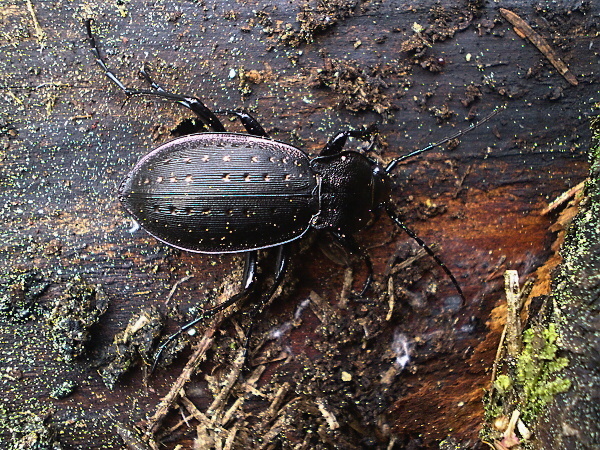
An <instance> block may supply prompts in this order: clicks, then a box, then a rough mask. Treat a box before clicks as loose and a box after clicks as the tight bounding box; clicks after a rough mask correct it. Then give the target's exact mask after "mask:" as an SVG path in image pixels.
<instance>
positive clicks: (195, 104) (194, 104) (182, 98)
mask: <svg viewBox="0 0 600 450" xmlns="http://www.w3.org/2000/svg"><path fill="white" fill-rule="evenodd" d="M85 27H86V31H87V40H88V43H89V44H90V47H91V49H92V54H93V55H94V57H95V59H96V64H98V66H100V68H101V69H102V70H103V71H104V74H105V75H106V76H107V77H108V78H109V79H110V80H111V81H112V82H113V83H114V84H115V85H117V86H118V87H119V89H121V90H122V91H123V92H124V93H125V94H126V95H128V96H129V95H148V96H154V97H160V98H164V99H167V100H171V101H174V102H176V103H179V104H180V105H182V106H185V107H186V108H188V109H190V110H192V111H193V112H194V113H195V114H196V115H198V117H200V119H202V121H203V122H204V123H205V124H206V125H208V126H209V127H210V128H211V129H212V130H213V131H225V127H224V126H223V124H222V123H221V121H220V120H219V118H218V117H217V116H215V114H214V113H213V112H212V111H211V110H210V109H208V108H207V107H206V105H204V103H202V101H201V100H200V99H198V98H196V97H191V96H186V95H179V94H173V93H171V92H167V91H166V90H165V89H163V88H162V87H161V86H160V85H158V84H157V83H155V82H154V81H153V80H152V79H151V78H150V76H149V75H148V73H147V72H146V71H145V70H144V69H142V70H141V71H140V73H141V74H142V76H143V77H144V78H145V79H146V81H148V82H149V83H150V85H151V86H152V88H153V89H154V90H149V89H132V88H129V87H127V86H125V84H124V83H123V82H122V81H121V80H120V79H119V78H118V77H117V75H116V74H115V73H114V72H113V71H112V70H110V69H109V68H108V65H107V64H106V62H105V61H104V59H103V58H102V55H101V53H100V50H99V47H98V43H97V42H96V38H95V37H94V33H92V19H87V20H86V21H85Z"/></svg>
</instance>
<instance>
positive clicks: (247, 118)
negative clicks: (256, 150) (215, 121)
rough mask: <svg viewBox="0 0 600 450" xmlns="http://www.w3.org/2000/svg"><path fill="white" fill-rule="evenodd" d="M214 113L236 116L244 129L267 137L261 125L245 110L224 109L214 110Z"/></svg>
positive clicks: (252, 133) (255, 134)
mask: <svg viewBox="0 0 600 450" xmlns="http://www.w3.org/2000/svg"><path fill="white" fill-rule="evenodd" d="M216 113H217V114H230V115H234V116H236V117H237V118H238V119H240V122H241V123H242V125H243V126H244V128H245V129H246V131H247V132H248V133H249V134H251V135H253V136H260V137H269V135H268V134H267V132H266V131H265V129H264V128H263V127H262V125H261V124H260V123H258V120H256V119H255V118H254V117H252V116H251V115H250V114H249V113H248V112H246V111H243V110H237V111H236V110H229V109H226V110H223V111H216Z"/></svg>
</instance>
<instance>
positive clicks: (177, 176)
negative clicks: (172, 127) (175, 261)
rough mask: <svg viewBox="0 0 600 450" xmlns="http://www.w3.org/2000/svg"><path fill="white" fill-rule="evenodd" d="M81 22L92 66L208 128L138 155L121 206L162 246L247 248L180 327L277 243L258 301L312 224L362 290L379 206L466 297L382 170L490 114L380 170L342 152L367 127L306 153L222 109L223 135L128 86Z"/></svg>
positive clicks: (207, 115) (249, 278)
mask: <svg viewBox="0 0 600 450" xmlns="http://www.w3.org/2000/svg"><path fill="white" fill-rule="evenodd" d="M86 27H87V34H88V41H89V43H90V46H91V48H92V52H93V54H94V56H95V58H96V62H97V64H98V65H99V66H100V67H101V68H102V70H103V71H104V73H105V74H106V76H107V77H108V78H109V79H110V80H111V81H113V83H115V84H116V85H117V86H118V87H119V88H120V89H121V90H123V91H124V92H125V93H126V94H127V95H151V96H156V97H161V98H165V99H168V100H172V101H175V102H177V103H179V104H181V105H183V106H185V107H186V108H189V109H190V110H192V111H193V112H194V113H196V115H197V116H198V117H199V118H200V119H201V120H202V122H203V123H204V125H205V126H206V127H207V128H209V129H210V130H212V132H207V133H199V134H191V135H188V136H184V137H180V138H177V139H174V140H172V141H170V142H167V143H166V144H163V145H161V146H160V147H158V148H157V149H155V150H153V151H152V152H150V153H149V154H147V155H146V156H144V157H143V158H142V159H141V160H140V161H139V162H138V163H137V164H136V165H135V167H134V168H133V169H132V170H131V172H130V173H129V174H128V175H127V177H126V178H125V180H124V181H123V182H122V183H121V185H120V187H119V194H118V195H119V199H120V200H121V202H122V203H123V205H124V206H125V208H126V209H127V210H128V211H129V212H130V213H131V215H132V216H133V217H134V218H135V219H136V220H137V221H138V222H139V223H140V225H141V226H142V228H144V229H145V230H146V231H147V232H149V233H150V234H151V235H152V236H154V237H156V238H157V239H159V240H161V241H163V242H165V243H167V244H168V245H171V246H173V247H177V248H179V249H182V250H186V251H191V252H198V253H240V252H244V253H246V262H245V269H244V276H243V282H242V286H243V289H242V291H241V292H240V293H238V294H237V295H235V296H233V297H232V298H230V299H229V300H227V301H225V302H223V303H222V304H220V305H219V306H217V307H215V308H213V309H211V310H207V311H206V312H205V313H204V314H202V316H201V317H198V318H197V319H196V320H194V321H193V322H190V323H189V324H187V325H185V326H184V327H183V328H182V329H181V330H180V331H179V332H181V331H183V330H185V329H188V328H190V327H191V326H193V325H195V324H196V323H197V322H198V321H200V320H203V319H205V318H207V317H208V316H210V315H212V314H214V313H216V312H218V311H221V310H223V309H224V308H226V307H228V306H229V305H231V304H233V303H234V302H237V301H238V300H240V299H242V298H245V297H246V296H248V295H249V294H250V293H251V291H252V290H253V288H254V285H255V275H256V262H257V253H258V250H260V249H264V248H270V247H277V248H278V254H277V267H276V271H275V280H274V283H273V285H272V286H271V287H270V289H269V290H268V292H266V293H265V294H264V295H263V296H262V301H261V305H264V303H265V302H266V301H268V300H269V299H270V297H271V296H272V295H273V293H274V292H275V290H276V289H277V287H278V286H279V285H280V284H281V282H282V279H283V275H284V273H285V269H286V266H287V260H288V251H287V247H288V246H287V244H288V243H289V242H291V241H295V240H297V239H299V238H300V237H302V236H303V235H304V234H305V233H306V232H307V231H308V230H310V229H311V228H312V229H323V230H327V231H329V232H330V233H331V234H332V235H333V237H334V238H335V239H336V240H337V241H338V242H339V243H340V244H342V245H343V246H344V247H346V248H347V249H348V250H349V251H350V252H351V253H353V254H357V255H359V256H360V257H361V258H362V260H363V261H364V263H365V264H366V266H367V268H368V278H367V281H366V282H365V285H364V287H363V290H362V294H364V293H365V291H366V290H367V288H368V286H369V283H370V281H371V279H372V275H373V267H372V263H371V260H370V258H369V256H368V254H367V253H366V252H364V251H363V250H362V249H361V248H360V246H359V245H358V244H357V243H356V241H355V240H354V238H353V237H352V235H353V234H354V233H355V232H357V231H359V230H361V229H363V228H365V227H366V226H367V224H369V223H370V222H371V221H372V219H373V218H374V216H375V215H376V214H377V212H378V211H379V210H381V209H385V210H386V211H387V213H388V215H389V216H390V217H391V218H392V220H394V222H395V223H396V224H397V225H398V226H400V227H402V229H404V230H405V231H406V232H407V233H408V234H409V235H410V236H411V237H412V238H414V239H416V240H417V242H418V243H419V244H420V245H421V246H422V247H424V248H425V250H426V251H427V252H428V253H429V254H430V255H431V256H432V257H433V258H434V259H435V260H436V262H437V263H438V264H440V266H441V267H442V268H443V269H444V271H445V272H446V274H447V275H448V276H449V278H450V279H451V281H452V283H453V284H454V286H455V287H456V290H457V291H458V293H459V294H460V296H461V297H462V298H463V299H464V295H463V293H462V290H461V288H460V286H459V285H458V282H457V281H456V279H455V278H454V276H453V275H452V273H451V272H450V270H449V269H448V268H447V267H446V266H445V265H444V264H443V263H442V262H441V261H440V259H439V258H438V257H437V256H436V255H435V254H434V253H433V252H432V251H431V249H429V247H427V246H426V245H425V243H424V242H423V241H422V240H421V239H419V238H418V237H417V236H416V235H415V234H414V233H413V232H412V231H411V230H410V229H408V228H407V227H406V225H404V223H402V221H401V220H400V219H399V217H398V216H397V214H396V213H395V212H394V211H393V210H392V208H391V202H390V201H389V200H390V195H389V194H390V187H391V179H390V172H391V171H392V170H393V169H394V168H395V167H396V165H397V164H398V163H399V162H400V161H403V160H405V159H407V158H410V157H412V156H415V155H417V154H419V153H423V152H425V151H428V150H430V149H432V148H434V147H437V146H439V145H441V144H443V143H445V142H448V141H450V140H452V139H455V138H457V137H459V136H461V135H462V134H464V133H466V132H467V131H470V130H471V129H473V128H475V127H476V126H479V125H481V124H482V123H484V122H485V121H487V120H488V119H489V118H490V117H492V116H493V115H494V114H495V113H496V112H497V111H498V110H495V111H494V112H493V113H492V114H490V115H488V116H487V117H485V118H484V119H482V120H481V121H480V122H478V123H475V124H473V125H471V126H470V127H469V128H467V129H466V130H462V131H459V132H457V133H455V134H454V135H453V136H451V137H448V138H446V139H443V140H441V141H439V142H436V143H434V144H431V145H429V146H427V147H425V148H422V149H419V150H416V151H414V152H412V153H410V154H408V155H404V156H401V157H399V158H396V159H394V160H392V161H391V162H390V163H389V164H387V165H386V166H385V167H383V166H381V165H380V164H379V163H377V162H376V161H374V160H372V159H370V158H368V157H367V156H366V155H365V154H364V153H361V152H357V151H344V149H343V148H344V145H345V143H346V141H347V139H348V138H349V137H354V138H358V139H363V140H366V139H368V138H369V136H370V135H371V134H372V132H373V130H372V129H367V130H353V131H344V132H341V133H339V134H337V135H336V136H335V137H333V138H332V139H331V140H330V141H329V142H328V143H327V145H326V146H325V147H324V148H323V150H322V151H321V153H320V155H319V156H317V157H315V158H312V159H311V158H309V157H308V155H307V154H306V153H304V152H303V151H302V150H299V149H298V148H295V147H293V146H291V145H288V144H285V143H283V142H279V141H276V140H273V139H270V138H269V137H268V136H267V133H266V132H265V131H264V129H263V128H262V126H261V125H260V124H259V123H258V122H257V121H256V120H255V119H254V118H253V117H251V116H250V115H249V114H247V113H246V112H242V111H224V112H223V113H224V114H229V115H235V116H237V117H238V118H239V119H240V121H241V123H242V124H243V126H244V127H245V129H246V130H247V131H248V133H249V134H239V133H228V132H226V131H225V127H224V126H223V124H222V123H221V121H220V120H219V119H218V117H217V116H216V115H215V113H213V112H211V111H210V110H209V109H208V108H207V107H206V106H205V105H204V104H203V103H202V102H201V101H200V100H199V99H197V98H195V97H189V96H184V95H178V94H173V93H170V92H167V91H165V90H164V89H163V88H162V87H161V86H159V85H158V84H156V83H155V82H154V81H152V79H151V78H150V76H149V75H148V74H147V73H146V72H145V71H144V70H142V71H141V74H142V75H143V76H144V77H145V79H146V81H147V82H148V83H149V84H150V85H151V86H152V90H144V89H130V88H128V87H126V86H125V85H124V84H123V83H122V82H121V81H120V80H119V79H118V78H117V77H116V75H115V74H114V73H113V72H111V71H110V69H108V67H107V65H106V63H105V62H104V60H103V59H102V57H101V55H100V52H99V50H98V46H97V44H96V42H95V39H94V36H93V34H92V31H91V25H90V20H88V21H87V22H86ZM260 307H262V306H259V308H260Z"/></svg>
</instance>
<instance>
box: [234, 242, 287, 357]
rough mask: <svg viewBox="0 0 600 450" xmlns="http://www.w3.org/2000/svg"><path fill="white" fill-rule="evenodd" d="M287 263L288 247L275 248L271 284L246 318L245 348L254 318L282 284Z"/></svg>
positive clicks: (250, 334)
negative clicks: (275, 254) (273, 271)
mask: <svg viewBox="0 0 600 450" xmlns="http://www.w3.org/2000/svg"><path fill="white" fill-rule="evenodd" d="M288 262H289V245H280V246H279V247H277V256H276V261H275V276H274V279H273V284H272V285H271V287H270V288H269V290H268V291H266V292H265V293H264V294H262V296H261V298H260V300H259V301H257V302H256V303H255V304H253V305H252V309H251V310H250V311H249V312H248V316H249V317H250V321H249V324H248V329H247V331H246V339H245V343H244V346H245V347H246V348H247V347H248V344H249V342H250V338H251V336H252V331H253V328H254V318H255V317H257V316H259V315H260V314H261V313H262V311H263V310H264V308H265V306H267V304H268V303H269V301H270V300H271V298H272V297H273V295H275V292H276V291H277V289H278V288H279V286H281V283H282V282H283V278H284V277H285V273H286V270H287V267H288Z"/></svg>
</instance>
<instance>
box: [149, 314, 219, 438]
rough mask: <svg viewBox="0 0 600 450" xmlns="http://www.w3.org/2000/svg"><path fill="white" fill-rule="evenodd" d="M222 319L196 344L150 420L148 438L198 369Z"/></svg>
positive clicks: (212, 325)
mask: <svg viewBox="0 0 600 450" xmlns="http://www.w3.org/2000/svg"><path fill="white" fill-rule="evenodd" d="M222 321H223V316H222V315H221V314H219V315H218V316H217V318H216V319H215V320H214V321H213V322H212V324H211V325H210V327H209V328H208V329H207V330H206V331H205V332H204V336H202V339H200V341H199V342H198V343H197V344H196V349H195V350H194V353H193V354H192V356H191V357H190V359H189V360H188V362H187V364H186V365H185V367H184V368H183V371H182V372H181V375H179V377H178V378H177V380H175V383H173V386H171V389H170V390H169V392H168V393H167V395H165V396H164V397H163V399H162V401H161V402H160V403H159V405H158V407H157V408H156V412H155V413H154V415H153V416H152V417H151V418H150V419H149V420H148V426H147V430H146V433H145V437H146V438H147V439H150V438H152V436H154V434H155V433H156V431H157V430H158V428H159V427H160V425H161V423H162V421H163V420H164V418H165V417H166V415H167V414H168V412H169V410H170V409H171V407H172V406H173V404H174V403H175V402H176V401H177V399H178V398H179V396H180V393H181V390H182V389H183V387H184V386H185V384H186V383H187V382H188V381H189V380H190V378H191V376H192V374H193V373H194V371H195V370H196V367H197V366H198V364H199V363H200V361H202V359H203V358H204V355H205V354H206V352H207V351H208V350H209V349H210V348H211V347H212V344H213V341H214V335H215V333H216V331H217V329H218V328H219V326H220V325H221V322H222Z"/></svg>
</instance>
